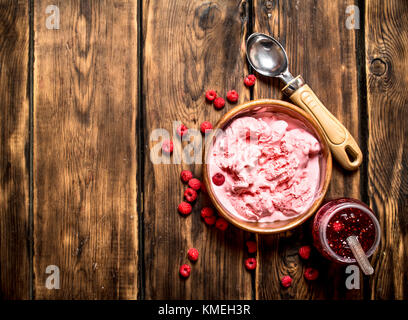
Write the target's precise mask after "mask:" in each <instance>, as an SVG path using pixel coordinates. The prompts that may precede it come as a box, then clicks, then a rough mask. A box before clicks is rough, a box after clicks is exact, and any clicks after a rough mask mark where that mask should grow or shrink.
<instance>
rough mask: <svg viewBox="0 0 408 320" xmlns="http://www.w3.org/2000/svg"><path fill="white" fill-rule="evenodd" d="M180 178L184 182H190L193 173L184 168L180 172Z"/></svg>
mask: <svg viewBox="0 0 408 320" xmlns="http://www.w3.org/2000/svg"><path fill="white" fill-rule="evenodd" d="M180 178H181V180H182V181H183V182H188V181H189V180H191V179H192V178H193V174H192V173H191V171H189V170H183V171H181V173H180Z"/></svg>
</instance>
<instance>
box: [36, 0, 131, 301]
mask: <svg viewBox="0 0 408 320" xmlns="http://www.w3.org/2000/svg"><path fill="white" fill-rule="evenodd" d="M48 4H49V2H48V1H36V2H35V12H34V19H35V21H34V32H35V39H34V41H35V48H34V54H35V64H34V280H35V282H34V294H35V297H36V298H37V299H50V298H51V299H118V298H119V299H136V298H137V290H138V286H137V281H138V278H137V274H138V259H137V258H138V245H137V242H138V231H137V221H138V213H137V207H136V206H137V199H136V198H137V180H136V170H137V155H136V150H137V144H136V141H137V139H136V116H137V97H138V93H137V82H138V80H137V71H138V66H137V62H138V60H137V4H136V1H57V2H56V3H55V4H56V5H57V6H58V7H59V10H60V16H61V24H60V29H58V30H54V29H51V30H50V29H47V27H46V23H45V21H46V20H45V19H46V17H47V15H45V14H44V13H45V10H46V7H47V5H48ZM49 265H56V266H58V267H59V269H60V275H61V288H60V289H59V290H49V289H47V288H46V287H45V281H46V278H47V276H48V274H46V268H47V266H49Z"/></svg>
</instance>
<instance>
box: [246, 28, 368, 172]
mask: <svg viewBox="0 0 408 320" xmlns="http://www.w3.org/2000/svg"><path fill="white" fill-rule="evenodd" d="M246 54H247V58H248V61H249V63H250V64H251V66H252V67H253V68H254V69H255V70H256V71H257V72H258V73H260V74H262V75H264V76H267V77H276V78H279V79H281V80H282V81H283V82H284V83H285V84H286V86H285V87H284V88H283V89H282V91H283V92H284V93H285V94H286V95H288V96H289V97H290V99H291V100H292V101H293V102H294V103H296V104H297V105H298V106H299V107H301V108H302V109H303V110H305V111H306V112H308V113H309V114H310V115H311V116H312V117H313V118H314V119H315V120H316V122H317V123H318V124H319V125H320V127H321V128H322V130H323V132H324V133H325V137H326V140H327V142H328V144H329V146H330V150H331V151H332V153H333V155H334V157H335V158H336V160H337V161H338V162H339V163H340V164H341V165H342V167H343V168H345V169H347V170H355V169H357V168H358V167H359V166H360V164H361V162H362V160H363V154H362V153H361V150H360V148H359V146H358V145H357V143H356V141H355V140H354V138H353V137H352V136H351V134H350V132H349V131H348V130H347V129H346V128H345V127H344V126H343V125H342V124H341V123H340V121H339V120H337V119H336V117H335V116H334V115H333V114H331V113H330V112H329V110H327V109H326V107H325V106H324V105H323V103H322V102H321V101H320V100H319V99H318V98H317V96H316V95H315V94H314V92H313V91H312V89H311V88H310V87H309V86H308V85H307V84H306V83H305V81H304V80H303V78H302V77H301V76H300V75H299V76H297V77H293V75H292V74H291V73H290V72H289V70H288V57H287V55H286V52H285V49H284V48H283V47H282V45H281V44H280V43H279V42H278V41H277V40H275V39H274V38H272V37H270V36H268V35H266V34H262V33H253V34H251V35H250V36H249V38H248V40H247V42H246Z"/></svg>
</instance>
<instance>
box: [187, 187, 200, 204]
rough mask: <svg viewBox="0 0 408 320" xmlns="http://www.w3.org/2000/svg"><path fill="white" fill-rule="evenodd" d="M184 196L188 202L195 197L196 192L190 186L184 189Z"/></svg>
mask: <svg viewBox="0 0 408 320" xmlns="http://www.w3.org/2000/svg"><path fill="white" fill-rule="evenodd" d="M184 198H186V200H187V201H188V202H193V201H195V200H196V199H197V192H196V191H195V190H194V189H192V188H187V189H186V190H185V191H184Z"/></svg>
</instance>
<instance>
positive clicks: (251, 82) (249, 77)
mask: <svg viewBox="0 0 408 320" xmlns="http://www.w3.org/2000/svg"><path fill="white" fill-rule="evenodd" d="M255 81H256V77H255V76H254V75H253V74H249V75H247V76H246V77H245V79H244V84H245V85H246V86H247V87H252V86H253V85H254V84H255Z"/></svg>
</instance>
